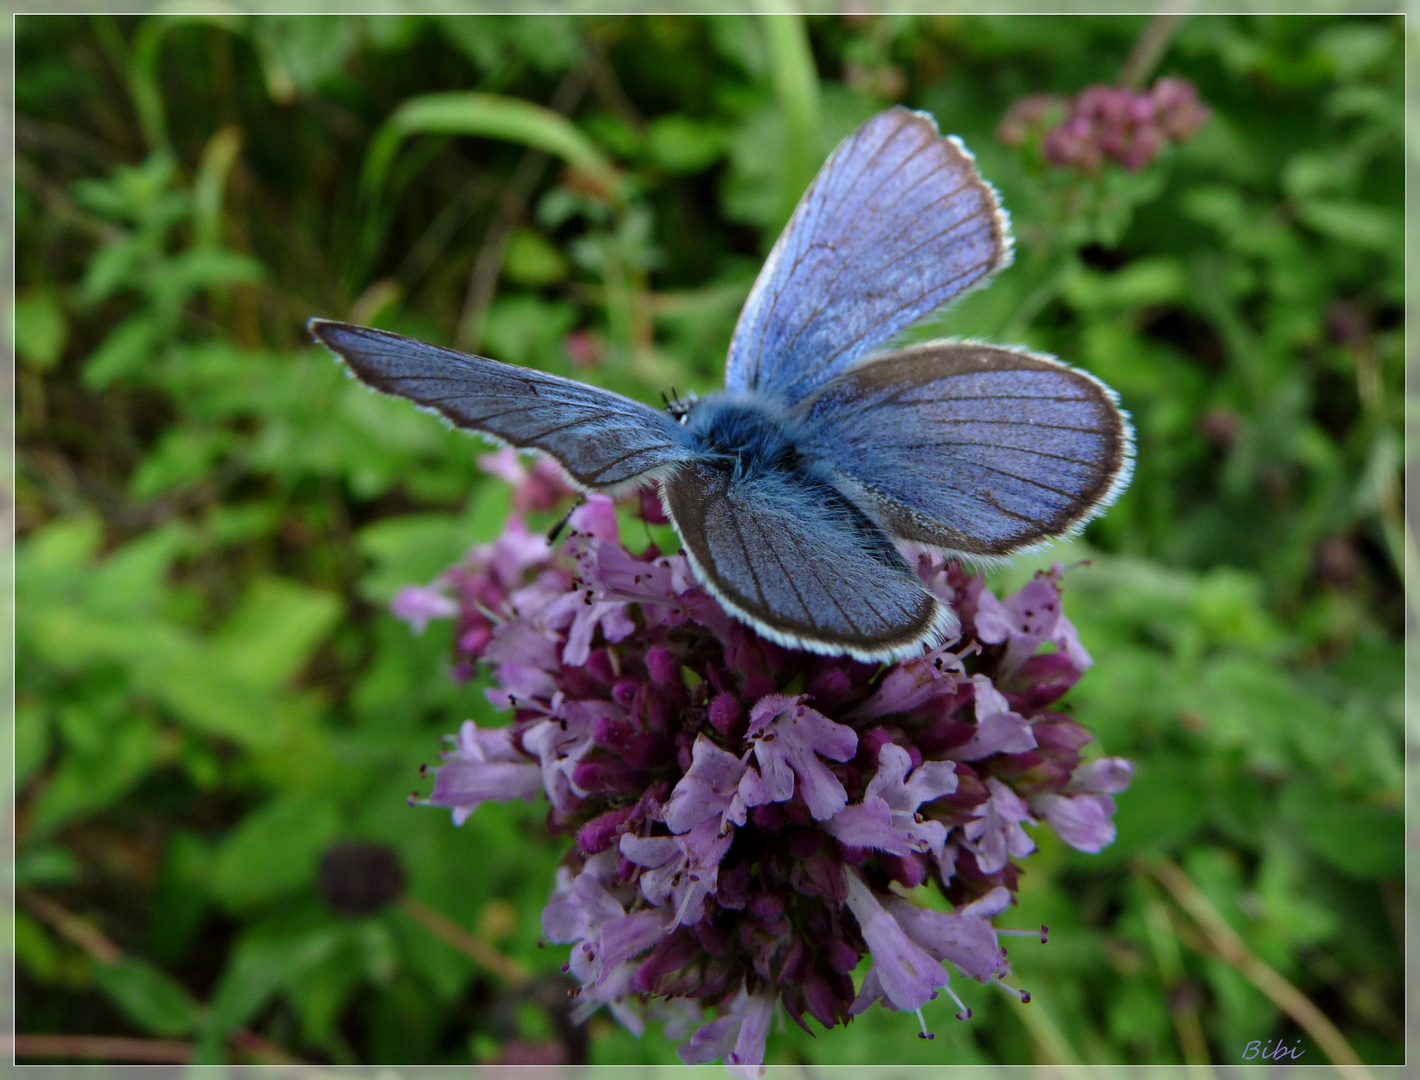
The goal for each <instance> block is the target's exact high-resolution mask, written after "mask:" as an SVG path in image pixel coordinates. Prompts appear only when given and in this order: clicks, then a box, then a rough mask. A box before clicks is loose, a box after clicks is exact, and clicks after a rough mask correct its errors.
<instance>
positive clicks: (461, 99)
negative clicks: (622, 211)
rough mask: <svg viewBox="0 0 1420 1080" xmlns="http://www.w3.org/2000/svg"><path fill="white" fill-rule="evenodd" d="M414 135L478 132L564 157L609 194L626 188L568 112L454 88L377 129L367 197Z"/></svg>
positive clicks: (368, 160) (402, 110)
mask: <svg viewBox="0 0 1420 1080" xmlns="http://www.w3.org/2000/svg"><path fill="white" fill-rule="evenodd" d="M410 135H474V136H478V137H480V138H484V139H502V140H506V141H508V142H515V143H521V144H523V145H524V146H529V147H532V148H534V149H537V150H543V151H546V152H547V153H549V154H552V155H553V156H555V157H560V158H562V159H563V160H564V161H566V162H567V164H568V165H571V166H572V167H573V168H574V169H576V170H577V171H578V172H580V173H582V174H583V175H584V176H586V177H587V178H588V179H589V180H590V181H591V182H592V183H594V184H595V185H596V186H597V188H598V189H600V190H601V191H602V192H603V193H605V194H606V195H607V196H608V197H615V196H616V194H617V193H618V192H619V191H620V189H621V174H620V173H619V172H618V171H617V169H616V167H615V166H614V165H613V164H612V163H611V162H610V161H609V160H607V159H606V158H605V157H604V156H603V155H602V152H601V151H600V150H598V149H597V147H596V145H595V144H594V143H593V142H592V141H591V140H590V139H588V138H587V137H586V136H585V135H583V134H582V133H581V132H580V131H578V130H577V129H576V128H575V127H573V126H572V123H571V122H570V121H569V120H568V119H567V118H566V117H565V116H562V115H561V114H559V113H555V112H553V111H552V110H551V109H547V108H544V107H543V106H541V105H534V104H532V103H531V102H527V101H520V100H518V99H517V98H509V97H500V96H498V95H496V94H481V93H476V92H468V91H451V92H447V93H439V94H424V95H422V96H419V97H413V98H410V99H409V100H408V101H406V102H404V104H402V105H401V106H400V107H399V108H398V109H396V110H395V112H394V114H393V115H392V116H391V117H390V118H389V119H388V120H386V121H385V122H384V124H383V125H382V126H381V127H380V129H379V130H378V131H377V132H376V133H375V137H374V138H373V139H372V140H371V141H370V150H369V153H368V154H367V155H366V157H365V167H364V169H363V170H362V172H361V174H360V191H361V194H362V196H363V197H364V198H366V199H373V198H375V197H376V196H377V195H378V194H379V192H380V190H381V189H382V188H383V187H384V183H385V178H386V176H387V175H388V174H389V170H390V166H391V165H392V164H393V163H394V158H395V155H396V154H397V153H398V151H399V146H400V143H402V142H403V141H404V140H405V139H406V138H407V137H409V136H410Z"/></svg>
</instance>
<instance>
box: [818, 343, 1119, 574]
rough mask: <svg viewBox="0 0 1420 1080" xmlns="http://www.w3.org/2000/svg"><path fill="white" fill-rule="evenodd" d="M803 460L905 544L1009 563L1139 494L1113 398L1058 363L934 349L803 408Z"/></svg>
mask: <svg viewBox="0 0 1420 1080" xmlns="http://www.w3.org/2000/svg"><path fill="white" fill-rule="evenodd" d="M796 411H797V412H798V413H799V415H800V416H801V417H802V418H803V419H804V420H806V421H807V426H808V430H809V431H810V436H809V438H808V440H807V441H806V442H805V443H804V447H803V448H804V449H805V450H806V451H808V452H810V453H812V454H814V455H815V456H817V457H818V458H819V459H820V460H822V461H824V462H825V463H827V464H829V465H830V466H831V467H832V468H833V469H834V470H835V471H836V472H837V473H838V474H839V476H840V477H841V478H842V482H843V486H844V489H845V490H846V491H848V492H850V493H851V494H852V495H853V497H854V498H855V499H857V500H858V501H859V502H860V503H862V504H863V505H864V506H866V507H868V508H869V509H870V510H871V511H872V512H873V513H874V515H875V516H876V517H877V518H878V520H879V521H880V522H881V523H882V524H883V526H884V528H886V529H887V530H888V532H890V533H891V534H892V535H893V536H895V537H897V538H898V539H901V540H910V541H914V542H916V543H920V544H925V545H929V546H931V547H935V548H938V549H941V550H945V551H949V552H955V553H960V554H965V555H979V556H988V557H989V556H995V555H1006V554H1010V553H1011V552H1013V551H1018V550H1020V549H1021V548H1024V547H1028V546H1030V545H1031V544H1035V543H1038V542H1039V541H1042V540H1045V539H1049V538H1051V537H1055V536H1060V535H1063V534H1065V533H1068V532H1070V531H1072V530H1073V529H1075V528H1077V527H1078V526H1079V525H1081V524H1083V523H1084V522H1085V521H1087V520H1088V519H1089V518H1091V517H1093V516H1095V515H1096V514H1097V513H1099V512H1100V511H1101V510H1103V508H1104V507H1106V506H1108V505H1109V504H1110V502H1112V501H1113V499H1114V497H1115V496H1116V495H1117V494H1118V493H1119V492H1120V491H1122V490H1123V488H1124V485H1125V484H1127V483H1128V480H1129V472H1130V468H1131V466H1132V461H1133V433H1132V431H1131V429H1130V426H1129V421H1128V418H1127V417H1126V416H1125V415H1124V413H1123V412H1121V411H1120V409H1119V407H1118V406H1117V405H1116V404H1115V399H1114V394H1113V392H1112V391H1110V390H1109V389H1108V388H1107V387H1105V386H1104V385H1103V384H1102V383H1100V382H1099V381H1098V380H1096V379H1095V378H1093V377H1092V376H1090V375H1087V374H1085V373H1084V372H1081V371H1076V370H1075V369H1073V368H1070V367H1067V366H1065V365H1064V364H1061V363H1059V362H1058V361H1056V360H1053V359H1051V358H1050V357H1046V356H1039V355H1036V354H1034V353H1029V352H1026V351H1023V350H1018V349H1005V348H999V347H996V346H991V345H982V344H976V343H972V342H936V343H932V344H927V345H920V346H916V347H914V348H910V349H904V350H902V351H900V352H896V353H890V354H888V355H886V356H882V357H878V358H876V359H874V360H870V361H868V362H865V363H863V364H860V365H859V366H858V367H856V368H854V369H853V370H852V371H849V372H848V373H846V374H844V375H842V376H840V377H839V378H837V379H835V380H834V381H833V382H831V383H829V384H828V385H827V386H824V387H822V388H821V389H820V390H819V391H818V393H816V394H815V395H814V396H813V397H812V398H809V399H807V400H805V401H803V402H801V403H800V405H799V406H798V408H797V410H796Z"/></svg>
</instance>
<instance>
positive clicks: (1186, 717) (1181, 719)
mask: <svg viewBox="0 0 1420 1080" xmlns="http://www.w3.org/2000/svg"><path fill="white" fill-rule="evenodd" d="M1178 726H1179V727H1181V728H1183V730H1184V731H1192V732H1194V733H1195V734H1196V733H1198V732H1202V731H1207V730H1208V721H1207V720H1206V719H1204V717H1203V715H1202V714H1201V713H1196V712H1194V711H1193V710H1192V709H1184V710H1183V711H1182V712H1180V713H1179V714H1178Z"/></svg>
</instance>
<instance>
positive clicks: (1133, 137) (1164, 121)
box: [996, 78, 1209, 172]
mask: <svg viewBox="0 0 1420 1080" xmlns="http://www.w3.org/2000/svg"><path fill="white" fill-rule="evenodd" d="M1062 114H1063V116H1062ZM1208 116H1209V109H1208V107H1207V106H1206V105H1204V104H1203V103H1202V102H1201V101H1199V100H1198V91H1197V89H1196V88H1195V87H1194V86H1193V84H1192V83H1189V82H1186V81H1184V80H1183V79H1176V78H1163V79H1160V80H1158V81H1157V82H1156V83H1154V85H1153V87H1152V88H1151V89H1149V90H1148V91H1145V92H1136V91H1133V90H1127V89H1124V88H1122V87H1116V86H1105V85H1103V84H1096V85H1094V86H1090V87H1087V88H1086V89H1085V90H1083V91H1081V92H1080V93H1079V94H1078V95H1076V96H1075V97H1074V98H1073V99H1070V100H1066V99H1063V98H1058V97H1054V96H1052V95H1049V94H1031V95H1030V96H1029V97H1024V98H1021V99H1020V100H1019V101H1017V102H1015V103H1014V104H1013V105H1012V106H1011V108H1010V111H1008V112H1007V113H1006V116H1005V118H1004V119H1003V120H1002V121H1001V124H1000V126H999V127H998V128H997V129H996V136H997V138H999V139H1000V140H1001V141H1002V142H1004V143H1006V144H1007V145H1008V146H1020V145H1023V144H1024V143H1026V142H1027V141H1029V140H1030V139H1031V138H1032V136H1034V135H1038V134H1041V133H1043V142H1042V151H1043V153H1044V155H1045V159H1046V161H1048V162H1050V164H1052V165H1059V166H1068V167H1070V168H1074V169H1077V170H1079V171H1080V172H1095V171H1097V170H1098V169H1099V168H1100V166H1101V165H1103V164H1104V163H1105V162H1106V161H1114V162H1117V163H1118V164H1120V165H1122V166H1124V168H1126V169H1129V170H1130V171H1131V172H1133V171H1137V170H1139V169H1142V168H1143V167H1144V166H1145V165H1147V164H1148V163H1149V162H1151V161H1152V160H1154V158H1155V157H1156V156H1157V155H1158V153H1159V151H1160V150H1162V149H1163V148H1164V147H1165V146H1166V145H1168V144H1169V143H1181V142H1185V141H1187V140H1188V139H1190V138H1192V137H1193V135H1194V134H1195V133H1196V132H1197V131H1198V129H1199V128H1201V127H1202V126H1203V124H1204V122H1205V121H1207V119H1208ZM1057 119H1058V122H1056V121H1057Z"/></svg>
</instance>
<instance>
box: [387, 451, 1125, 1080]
mask: <svg viewBox="0 0 1420 1080" xmlns="http://www.w3.org/2000/svg"><path fill="white" fill-rule="evenodd" d="M492 456H494V457H496V456H497V455H492ZM490 471H498V472H499V475H506V476H508V477H509V478H510V479H512V480H513V481H514V482H515V483H516V484H521V485H529V484H531V483H532V482H533V481H532V479H531V477H532V474H530V473H529V472H528V471H527V470H526V469H524V468H523V466H522V465H521V464H520V463H518V462H517V461H515V460H514V459H512V458H511V457H510V456H505V457H502V458H499V460H498V462H497V464H496V466H494V467H491V468H490ZM528 505H531V503H529V504H528ZM918 565H919V568H920V574H921V577H922V580H923V581H924V582H925V583H926V584H927V585H928V587H929V588H931V589H932V590H933V591H934V592H936V593H937V594H938V595H939V596H942V597H943V599H944V600H946V601H947V602H949V603H950V604H952V606H953V609H954V611H955V612H956V614H957V616H958V618H959V619H960V622H961V627H962V630H961V633H962V637H961V639H960V640H959V641H956V642H952V643H949V644H948V645H946V646H942V647H940V648H938V649H936V650H934V651H932V652H924V654H923V655H922V656H921V657H919V658H914V659H911V660H907V661H903V662H901V663H898V664H894V665H890V666H885V665H874V664H865V663H862V662H859V661H856V660H852V659H849V658H845V657H826V656H819V655H816V654H811V653H804V652H798V651H795V650H792V649H787V648H785V647H783V646H780V645H776V644H774V643H772V642H769V641H766V640H764V639H763V638H761V637H759V636H758V635H757V634H756V633H755V632H754V631H752V630H751V629H749V628H748V627H746V626H744V625H742V624H741V623H739V622H736V621H734V620H732V619H730V618H729V617H728V616H726V615H725V613H724V611H723V610H722V609H721V608H720V606H719V605H718V604H717V603H716V602H715V601H714V600H713V599H712V598H711V597H709V596H707V595H706V594H705V593H704V592H703V591H702V590H701V589H700V588H699V587H698V586H697V585H696V584H695V582H694V579H693V577H692V576H691V574H690V570H689V567H688V566H687V564H686V562H685V559H684V556H682V555H679V554H675V555H662V554H660V553H659V552H658V551H656V549H655V548H654V547H650V548H648V549H647V550H645V551H644V552H642V553H640V554H637V553H635V552H633V551H632V550H629V549H628V548H627V547H626V546H624V545H623V543H622V541H621V539H620V537H619V534H618V531H617V524H616V515H615V512H614V507H613V504H612V503H611V501H610V500H608V499H606V498H605V497H603V496H599V495H592V496H589V497H588V498H587V500H586V501H585V502H584V503H583V504H581V505H580V506H579V507H578V508H577V509H576V510H575V511H574V512H573V513H572V514H571V516H570V518H569V521H568V536H567V539H566V540H565V541H564V542H563V543H562V544H561V546H560V547H559V548H556V549H554V548H553V547H551V546H550V545H549V544H548V543H547V542H546V540H545V539H544V537H543V536H541V535H540V534H536V533H532V532H531V531H530V530H529V529H528V528H527V527H526V525H524V523H523V520H522V518H521V517H520V516H518V515H514V516H513V517H512V518H510V519H509V521H508V525H507V528H506V529H505V531H504V533H503V535H502V536H500V537H499V538H498V539H497V540H496V541H494V543H492V544H488V545H481V546H479V547H476V548H474V549H473V550H472V551H471V552H470V553H469V555H468V557H467V558H466V559H465V560H464V561H462V562H461V563H459V564H458V565H456V566H454V567H451V568H450V569H449V570H447V571H445V572H444V573H443V574H442V575H440V576H439V578H438V579H436V581H435V582H434V583H433V584H432V585H431V586H411V587H410V588H409V589H406V590H403V591H402V592H401V593H400V595H399V597H398V598H397V599H396V603H395V605H394V608H395V611H396V613H397V614H399V615H400V617H401V618H404V619H406V620H407V621H409V622H410V624H411V625H412V626H415V627H416V628H421V627H422V626H423V625H424V624H426V623H428V622H430V621H432V620H437V619H452V620H456V624H457V627H458V633H457V635H456V640H455V644H454V649H455V655H456V660H457V661H458V665H457V666H456V669H455V673H456V674H458V675H466V674H467V673H468V672H469V671H470V670H471V668H470V665H471V664H472V663H473V662H474V661H475V660H481V661H482V662H483V663H486V664H488V665H489V666H490V667H491V669H492V673H493V683H494V685H493V687H491V688H490V689H489V690H488V692H487V696H488V700H489V701H490V702H491V703H492V704H493V705H494V706H495V708H498V709H501V710H505V711H508V712H510V713H511V716H510V719H509V722H508V723H507V724H506V725H505V726H499V727H481V726H479V725H477V724H474V723H473V722H472V721H469V722H466V723H465V724H464V725H463V728H462V729H461V730H460V732H459V735H458V738H457V739H456V740H455V741H454V748H453V749H452V750H451V751H450V753H449V754H448V755H446V757H445V758H444V761H443V764H441V765H440V766H439V768H438V770H437V772H436V774H435V780H434V786H433V791H432V792H431V794H430V796H429V798H428V800H427V802H428V803H429V804H431V805H435V806H443V807H447V808H449V809H450V810H452V811H453V813H454V815H455V820H456V821H462V820H464V819H465V818H466V817H467V816H468V815H469V814H470V813H471V812H473V810H474V809H475V808H476V807H477V805H478V804H479V803H481V802H483V801H486V800H488V799H528V798H536V797H537V795H538V794H539V793H542V794H544V795H546V797H547V799H548V801H549V803H550V804H551V814H550V816H549V824H550V826H551V827H552V828H554V829H556V830H559V831H563V832H566V833H568V834H570V835H572V836H573V837H575V843H574V845H573V848H572V850H571V852H570V853H569V854H568V856H567V859H566V861H565V864H564V867H563V869H562V870H561V872H560V875H559V879H558V882H557V886H556V889H555V891H554V893H553V896H552V899H551V901H550V902H549V903H548V905H547V908H546V910H545V911H544V912H543V929H544V932H545V933H546V935H547V937H548V939H549V940H551V941H554V942H558V943H562V944H567V945H569V946H570V947H571V957H570V960H569V963H568V968H567V970H568V971H569V972H570V973H571V974H572V975H573V976H574V977H575V978H576V979H577V980H578V982H579V983H580V990H578V991H577V992H576V995H577V1000H578V1007H577V1010H576V1014H577V1016H578V1018H579V1019H585V1018H586V1017H587V1016H589V1015H590V1014H591V1013H592V1012H594V1011H595V1010H597V1009H600V1008H603V1007H606V1008H608V1009H610V1010H611V1012H612V1014H613V1015H614V1016H615V1017H616V1018H617V1019H619V1020H620V1021H622V1022H623V1023H624V1024H626V1025H627V1026H628V1027H629V1028H631V1029H632V1030H633V1031H636V1032H638V1033H639V1032H640V1031H641V1030H642V1029H643V1028H644V1026H645V1024H646V1022H647V1021H648V1020H649V1019H655V1018H663V1019H666V1020H667V1024H668V1026H669V1027H673V1028H675V1029H676V1030H680V1031H684V1032H686V1033H689V1038H688V1040H687V1041H686V1042H685V1044H684V1045H683V1046H682V1047H681V1051H680V1053H681V1058H682V1060H683V1061H685V1062H687V1063H696V1062H708V1061H712V1060H715V1059H716V1058H723V1059H724V1060H725V1062H726V1064H727V1065H728V1066H729V1067H730V1068H731V1071H732V1072H735V1073H736V1074H737V1075H743V1076H755V1075H758V1074H759V1072H760V1068H761V1065H762V1062H763V1060H764V1054H765V1047H766V1040H767V1037H768V1032H769V1028H770V1023H771V1021H772V1018H773V1015H774V1012H775V1010H776V1009H778V1008H780V1007H782V1008H783V1009H784V1011H785V1013H786V1014H787V1015H788V1016H789V1018H790V1019H792V1020H794V1021H795V1022H796V1023H799V1024H801V1025H804V1024H806V1020H805V1014H807V1015H809V1016H812V1017H814V1018H815V1019H817V1020H818V1021H819V1022H820V1023H821V1024H823V1025H824V1026H826V1027H833V1026H835V1025H837V1024H842V1023H847V1022H848V1021H849V1019H850V1018H851V1017H852V1016H853V1015H855V1014H857V1013H859V1012H862V1011H863V1010H864V1009H867V1008H869V1007H870V1006H871V1005H873V1004H874V1003H875V1002H881V1003H883V1004H884V1005H885V1006H886V1007H888V1008H894V1009H900V1010H907V1011H916V1012H918V1014H919V1016H921V1015H922V1014H921V1010H922V1008H923V1007H924V1006H925V1005H927V1004H928V1003H929V1002H930V1001H931V1000H932V999H933V998H935V997H936V996H937V994H938V993H939V992H944V993H946V994H947V995H949V996H950V997H952V998H956V994H955V991H954V990H953V989H952V987H951V980H952V975H953V973H956V974H958V975H961V976H964V977H966V978H970V979H974V980H978V981H980V982H991V981H995V980H1000V979H1001V978H1003V977H1004V976H1007V975H1009V974H1010V968H1009V965H1008V964H1007V963H1006V960H1005V954H1004V951H1003V950H1002V949H1001V948H1000V945H999V942H998V940H997V933H998V931H997V929H996V928H995V926H994V925H993V919H995V918H996V917H998V916H1000V915H1001V914H1002V913H1003V912H1004V911H1005V910H1006V909H1007V908H1008V907H1009V906H1010V904H1011V903H1012V896H1013V890H1014V888H1015V884H1016V878H1017V874H1018V869H1017V866H1016V864H1015V862H1014V861H1013V860H1018V859H1021V858H1024V857H1026V856H1028V855H1029V854H1030V853H1031V852H1032V851H1033V850H1034V849H1035V842H1034V840H1033V839H1032V838H1031V837H1030V835H1029V834H1028V833H1027V832H1026V831H1025V830H1024V828H1023V827H1022V826H1026V825H1030V826H1033V825H1035V823H1036V822H1037V821H1042V822H1043V823H1044V825H1045V826H1046V827H1050V828H1053V829H1055V830H1056V831H1057V832H1058V833H1059V834H1060V836H1061V837H1062V838H1063V839H1064V840H1065V841H1066V843H1068V844H1071V845H1072V846H1074V847H1076V848H1079V849H1080V850H1084V851H1098V850H1099V848H1100V847H1101V846H1102V845H1104V844H1106V843H1108V842H1109V841H1110V840H1111V839H1112V838H1113V830H1114V826H1113V823H1112V822H1111V820H1110V818H1111V816H1112V814H1113V811H1114V803H1113V799H1112V798H1111V795H1112V794H1113V793H1116V792H1118V791H1120V790H1122V789H1123V788H1124V787H1125V786H1126V785H1127V783H1128V780H1129V775H1130V766H1129V763H1128V762H1126V761H1123V760H1122V759H1119V758H1098V759H1095V760H1094V761H1091V762H1084V761H1082V759H1081V754H1080V751H1081V749H1082V748H1083V747H1084V746H1085V745H1087V744H1088V742H1089V741H1090V738H1091V737H1090V735H1089V732H1088V731H1087V730H1086V729H1085V728H1083V727H1082V726H1081V725H1079V724H1077V723H1076V722H1075V721H1073V720H1071V719H1069V718H1068V717H1066V716H1064V715H1062V714H1060V713H1058V712H1053V711H1050V710H1049V707H1050V706H1051V705H1053V704H1054V703H1055V702H1056V701H1057V699H1058V698H1059V697H1060V696H1061V694H1063V693H1064V692H1065V690H1067V689H1068V688H1069V686H1070V685H1072V684H1073V682H1074V681H1076V680H1077V679H1079V677H1080V676H1081V675H1082V674H1083V673H1084V670H1085V668H1086V667H1088V666H1089V664H1090V662H1091V661H1090V658H1089V655H1088V654H1087V653H1086V652H1085V651H1084V649H1083V648H1082V647H1081V645H1080V643H1079V640H1078V637H1077V635H1076V634H1075V630H1074V627H1073V626H1071V624H1070V623H1069V621H1068V620H1067V619H1066V618H1065V617H1064V615H1063V614H1062V612H1061V610H1060V581H1061V576H1062V572H1061V570H1060V568H1059V567H1056V568H1055V569H1054V570H1052V571H1050V572H1048V573H1043V574H1039V575H1037V576H1036V577H1035V578H1034V579H1033V580H1031V581H1030V582H1028V583H1027V584H1026V585H1025V587H1024V588H1022V589H1020V590H1019V591H1017V592H1016V593H1014V594H1012V595H1010V596H1006V597H1004V598H1000V599H998V598H997V597H996V596H995V595H993V594H992V593H991V592H990V591H989V590H988V589H986V588H985V587H984V585H983V582H982V580H981V579H980V578H979V577H974V576H971V575H968V574H967V573H966V572H965V571H964V570H963V569H962V568H961V567H960V566H959V565H958V564H955V563H951V562H943V561H941V560H938V559H933V558H931V557H930V556H923V557H921V558H920V559H919V560H918ZM1041 649H1047V650H1048V651H1044V652H1042V651H1040V650H1041ZM924 884H930V885H931V886H932V887H935V888H937V889H938V890H939V891H940V892H941V894H942V895H943V897H944V898H945V899H946V901H947V902H948V904H949V905H951V907H952V910H950V911H938V910H927V909H924V908H920V907H917V906H914V905H913V904H910V903H908V902H907V901H905V900H903V899H902V897H901V895H900V893H899V892H898V891H896V890H897V889H909V890H910V889H913V888H916V887H918V886H921V885H924ZM894 886H895V888H894ZM864 957H868V958H870V959H871V966H870V967H869V968H868V973H867V975H866V976H865V978H864V980H863V983H862V985H861V986H855V985H854V980H853V977H852V973H853V972H854V971H855V970H856V969H857V968H858V967H859V965H860V962H861V961H862V959H863V958H864ZM1017 993H1018V994H1019V992H1018V991H1017ZM717 1012H718V1016H717V1015H716V1013H717ZM957 1014H958V1015H959V1016H960V1017H962V1018H966V1017H969V1016H970V1010H969V1009H967V1008H966V1006H965V1005H964V1004H962V1003H961V1002H960V1001H959V1000H958V1001H957ZM697 1025H698V1027H697ZM692 1028H695V1030H694V1031H693V1032H692ZM923 1033H924V1036H926V1037H930V1035H929V1033H928V1031H927V1027H926V1020H925V1018H924V1019H923Z"/></svg>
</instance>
